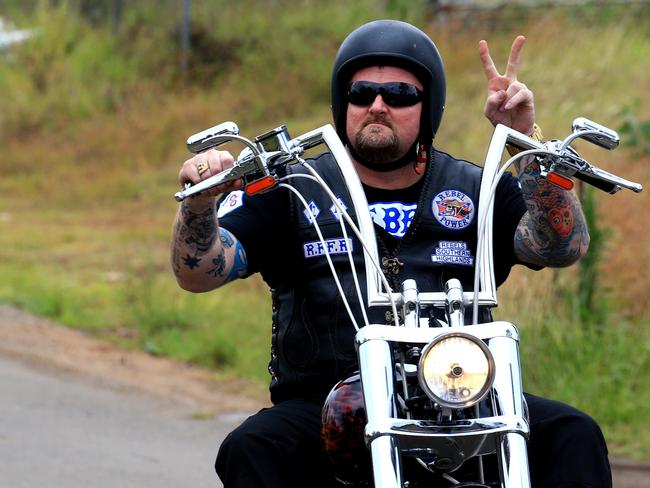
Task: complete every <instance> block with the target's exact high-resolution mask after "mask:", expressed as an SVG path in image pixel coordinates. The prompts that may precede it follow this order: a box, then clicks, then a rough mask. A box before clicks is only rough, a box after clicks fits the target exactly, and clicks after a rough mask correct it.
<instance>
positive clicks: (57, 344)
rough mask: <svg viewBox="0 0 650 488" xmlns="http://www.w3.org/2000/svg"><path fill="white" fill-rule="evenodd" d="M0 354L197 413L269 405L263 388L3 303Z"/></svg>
mask: <svg viewBox="0 0 650 488" xmlns="http://www.w3.org/2000/svg"><path fill="white" fill-rule="evenodd" d="M0 354H2V355H4V356H8V357H12V358H15V359H17V360H20V361H22V362H25V363H27V364H29V365H30V366H33V367H37V368H45V369H48V370H54V371H60V372H65V373H67V374H73V375H78V376H80V377H83V378H86V379H90V380H92V381H95V382H98V383H101V384H102V385H104V386H107V387H110V388H117V389H122V390H133V391H136V392H140V393H144V394H149V395H156V396H158V397H160V398H164V399H165V400H166V401H171V402H174V403H176V404H178V405H180V406H184V407H186V408H188V409H191V410H192V411H193V412H194V413H197V414H205V415H211V414H228V413H237V412H252V411H256V410H257V409H259V408H261V407H262V406H264V405H265V404H266V403H268V391H266V390H265V389H264V388H263V387H260V386H257V385H251V384H248V383H246V382H243V381H238V380H221V379H217V377H216V374H215V373H214V372H211V371H208V370H206V369H202V368H197V367H194V366H190V365H188V364H184V363H180V362H178V361H173V360H170V359H165V358H159V357H154V356H151V355H149V354H146V353H144V352H139V351H125V350H122V349H119V348H118V347H116V346H114V345H111V344H109V343H106V342H103V341H100V340H98V339H94V338H92V337H89V336H88V335H86V334H84V333H83V332H81V331H78V330H72V329H69V328H66V327H63V326H61V325H58V324H56V323H54V322H51V321H49V320H45V319H42V318H38V317H34V316H33V315H31V314H29V313H27V312H24V311H21V310H19V309H16V308H14V307H10V306H6V305H0Z"/></svg>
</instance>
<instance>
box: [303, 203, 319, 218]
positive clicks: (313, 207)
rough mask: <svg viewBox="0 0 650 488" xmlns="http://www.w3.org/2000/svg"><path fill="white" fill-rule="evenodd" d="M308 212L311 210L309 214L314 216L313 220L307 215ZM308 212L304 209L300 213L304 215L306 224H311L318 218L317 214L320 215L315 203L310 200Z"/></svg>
mask: <svg viewBox="0 0 650 488" xmlns="http://www.w3.org/2000/svg"><path fill="white" fill-rule="evenodd" d="M309 210H311V213H312V215H313V216H314V217H313V218H312V216H311V215H309ZM309 210H307V209H305V210H303V211H302V213H303V214H305V217H307V222H309V223H310V224H313V223H314V219H317V218H318V214H319V213H320V208H318V206H317V205H316V203H315V202H314V201H313V200H312V201H311V202H309Z"/></svg>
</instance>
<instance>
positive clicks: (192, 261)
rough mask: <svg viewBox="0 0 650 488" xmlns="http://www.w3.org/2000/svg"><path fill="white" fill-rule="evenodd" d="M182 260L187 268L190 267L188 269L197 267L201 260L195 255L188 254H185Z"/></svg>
mask: <svg viewBox="0 0 650 488" xmlns="http://www.w3.org/2000/svg"><path fill="white" fill-rule="evenodd" d="M183 262H184V263H185V265H186V266H187V267H188V268H190V269H194V268H198V267H199V263H200V262H201V258H197V257H195V256H190V255H189V254H188V255H187V256H185V257H184V258H183Z"/></svg>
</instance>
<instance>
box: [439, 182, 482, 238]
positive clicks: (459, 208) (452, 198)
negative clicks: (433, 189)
mask: <svg viewBox="0 0 650 488" xmlns="http://www.w3.org/2000/svg"><path fill="white" fill-rule="evenodd" d="M431 211H432V213H433V216H434V217H435V218H436V220H437V221H438V222H440V224H441V225H443V226H444V227H446V228H447V229H452V230H461V229H464V228H465V227H467V226H468V225H469V224H471V223H472V219H473V218H474V202H472V200H471V198H469V197H468V196H467V195H465V194H464V193H463V192H461V191H458V190H445V191H441V192H440V193H438V194H437V195H436V196H435V197H433V200H432V201H431Z"/></svg>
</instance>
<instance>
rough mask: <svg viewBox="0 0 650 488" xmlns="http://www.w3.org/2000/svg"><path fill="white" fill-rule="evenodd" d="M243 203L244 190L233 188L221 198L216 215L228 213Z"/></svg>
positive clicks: (221, 215) (220, 215)
mask: <svg viewBox="0 0 650 488" xmlns="http://www.w3.org/2000/svg"><path fill="white" fill-rule="evenodd" d="M243 204H244V192H243V191H242V190H235V191H232V192H230V193H228V195H226V198H224V199H223V200H221V203H220V204H219V208H218V209H217V217H219V218H221V217H223V216H224V215H227V214H229V213H230V212H232V211H233V210H235V209H236V208H239V207H241V206H242V205H243Z"/></svg>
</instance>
